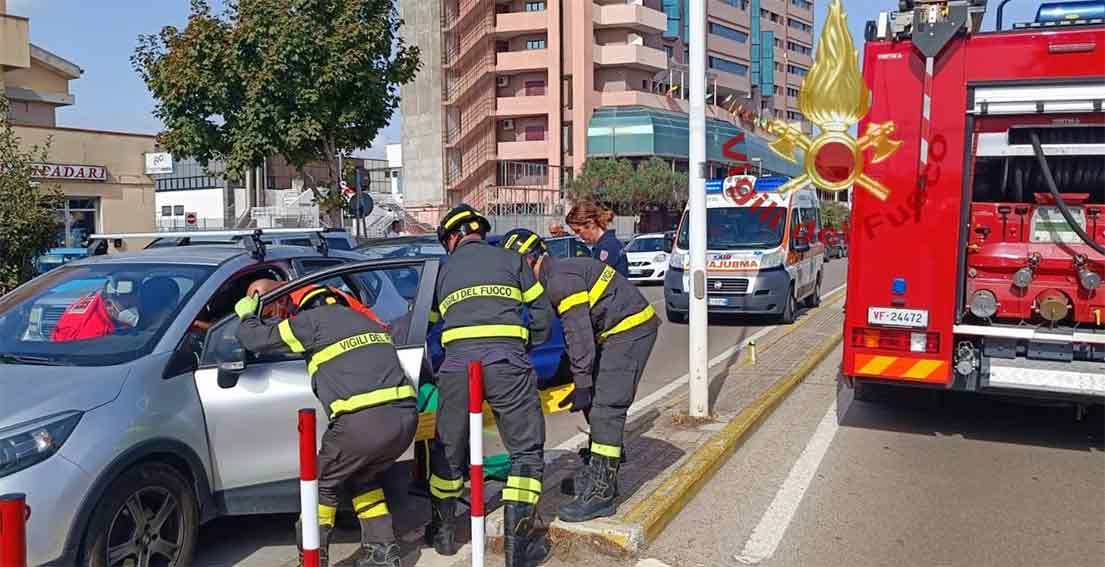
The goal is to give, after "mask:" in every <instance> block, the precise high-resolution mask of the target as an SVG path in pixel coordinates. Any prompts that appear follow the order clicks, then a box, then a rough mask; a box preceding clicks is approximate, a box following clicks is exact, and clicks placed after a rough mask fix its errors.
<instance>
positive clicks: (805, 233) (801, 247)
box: [791, 226, 810, 252]
mask: <svg viewBox="0 0 1105 567" xmlns="http://www.w3.org/2000/svg"><path fill="white" fill-rule="evenodd" d="M791 249H793V250H794V251H795V252H809V250H810V230H809V229H808V228H806V227H804V226H803V227H802V228H799V229H798V232H796V233H795V235H794V242H792V243H791Z"/></svg>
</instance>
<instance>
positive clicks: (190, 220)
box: [184, 213, 196, 226]
mask: <svg viewBox="0 0 1105 567" xmlns="http://www.w3.org/2000/svg"><path fill="white" fill-rule="evenodd" d="M184 223H185V224H187V225H188V226H195V225H196V213H188V214H186V215H184Z"/></svg>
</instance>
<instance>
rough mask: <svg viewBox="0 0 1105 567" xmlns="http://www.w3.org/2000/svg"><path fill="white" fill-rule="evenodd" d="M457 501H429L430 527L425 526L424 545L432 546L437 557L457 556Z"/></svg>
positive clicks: (447, 499)
mask: <svg viewBox="0 0 1105 567" xmlns="http://www.w3.org/2000/svg"><path fill="white" fill-rule="evenodd" d="M456 515H457V500H456V499H455V498H445V499H438V498H431V499H430V525H428V526H426V535H425V540H426V545H432V546H433V548H434V551H436V552H437V553H438V554H439V555H444V556H447V557H448V556H453V555H456V554H457V526H456Z"/></svg>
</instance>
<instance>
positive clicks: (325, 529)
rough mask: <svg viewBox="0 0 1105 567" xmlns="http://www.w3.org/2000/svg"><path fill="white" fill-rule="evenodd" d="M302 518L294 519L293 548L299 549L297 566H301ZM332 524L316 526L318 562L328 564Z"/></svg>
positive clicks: (322, 566)
mask: <svg viewBox="0 0 1105 567" xmlns="http://www.w3.org/2000/svg"><path fill="white" fill-rule="evenodd" d="M302 522H303V520H296V521H295V548H296V550H298V551H299V567H303V523H302ZM333 529H334V526H319V527H318V564H319V567H329V566H330V531H331V530H333Z"/></svg>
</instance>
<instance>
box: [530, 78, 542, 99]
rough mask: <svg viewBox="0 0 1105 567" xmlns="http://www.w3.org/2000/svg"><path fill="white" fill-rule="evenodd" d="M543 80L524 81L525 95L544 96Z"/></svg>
mask: <svg viewBox="0 0 1105 567" xmlns="http://www.w3.org/2000/svg"><path fill="white" fill-rule="evenodd" d="M544 95H545V81H526V96H544Z"/></svg>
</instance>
